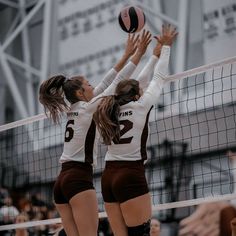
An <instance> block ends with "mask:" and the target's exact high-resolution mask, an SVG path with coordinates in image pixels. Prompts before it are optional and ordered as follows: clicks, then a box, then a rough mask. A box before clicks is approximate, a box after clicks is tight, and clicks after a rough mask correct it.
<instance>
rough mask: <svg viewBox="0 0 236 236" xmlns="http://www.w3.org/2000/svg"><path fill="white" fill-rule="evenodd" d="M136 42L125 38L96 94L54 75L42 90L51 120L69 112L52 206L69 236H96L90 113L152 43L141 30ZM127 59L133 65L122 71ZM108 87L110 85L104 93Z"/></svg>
mask: <svg viewBox="0 0 236 236" xmlns="http://www.w3.org/2000/svg"><path fill="white" fill-rule="evenodd" d="M137 40H138V38H137V37H135V36H129V37H128V41H127V46H126V50H125V53H124V56H123V57H122V59H121V61H120V62H119V63H118V64H117V65H116V66H115V67H114V68H113V69H111V70H110V71H109V72H108V74H107V75H106V77H105V79H104V80H103V81H102V82H101V84H99V85H98V87H96V88H95V89H94V88H93V87H92V86H91V85H90V83H89V82H88V81H87V80H86V79H85V78H84V77H83V76H75V77H71V78H66V77H65V76H63V75H58V76H54V77H52V78H50V79H48V80H46V81H45V82H43V83H42V85H41V86H40V97H39V100H40V102H41V103H42V104H43V106H44V108H45V111H49V114H50V116H51V117H52V119H53V120H54V121H55V122H58V121H59V117H60V113H61V112H62V111H65V112H66V113H67V119H68V121H67V124H66V127H65V140H64V149H63V153H62V155H61V157H60V162H61V163H62V169H61V172H60V174H59V176H58V178H57V180H56V183H55V185H54V201H55V204H56V208H57V210H58V212H59V214H60V216H61V219H62V224H63V227H64V229H65V231H66V234H67V235H68V236H78V235H80V236H96V235H97V228H98V206H97V199H96V192H95V190H94V186H93V182H92V175H93V170H92V164H93V159H94V158H95V157H96V156H95V155H94V154H95V151H96V141H97V139H96V138H95V124H94V122H93V120H92V118H93V113H94V111H95V110H96V107H97V105H98V104H99V99H98V98H99V96H100V97H101V96H105V95H109V94H113V93H114V90H115V87H116V85H117V83H118V82H119V81H120V80H122V79H125V78H128V77H130V75H131V74H132V72H133V71H134V69H135V68H136V65H137V64H138V62H139V61H140V59H141V57H142V56H143V54H144V53H145V51H146V49H147V46H148V44H149V43H150V41H151V34H150V32H148V31H147V32H145V31H144V33H143V35H142V38H141V39H140V40H139V41H138V42H137ZM130 56H132V57H131V61H130V62H129V63H128V64H127V65H126V66H125V67H124V68H123V69H122V70H121V68H122V67H123V66H124V64H125V62H126V61H127V60H128V58H129V57H130ZM118 71H120V72H119V73H118V74H117V72H118ZM114 78H115V79H114ZM112 80H113V82H112V83H111V81H112ZM109 83H111V85H110V86H109V87H108V88H106V89H105V87H107V85H108V84H109ZM104 89H105V90H104ZM103 90H104V92H102V91H103ZM101 92H102V93H101ZM99 93H100V95H99V96H97V95H98V94H99ZM64 97H65V98H66V100H67V101H69V102H70V104H71V106H70V107H68V105H67V102H66V101H65V99H64Z"/></svg>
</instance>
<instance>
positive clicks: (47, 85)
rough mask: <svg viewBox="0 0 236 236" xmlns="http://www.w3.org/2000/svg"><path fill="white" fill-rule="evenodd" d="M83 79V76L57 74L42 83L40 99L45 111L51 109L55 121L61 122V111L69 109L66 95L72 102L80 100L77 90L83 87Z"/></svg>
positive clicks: (50, 112) (51, 115)
mask: <svg viewBox="0 0 236 236" xmlns="http://www.w3.org/2000/svg"><path fill="white" fill-rule="evenodd" d="M83 79H84V78H83V77H82V76H75V77H71V78H69V79H67V78H66V77H65V76H64V75H57V76H53V77H51V78H49V79H48V80H46V81H44V82H43V83H42V84H41V85H40V89H39V101H40V103H41V104H42V105H43V106H44V110H45V113H46V112H47V111H49V114H50V117H51V118H52V119H53V121H54V122H55V123H57V122H59V119H60V113H61V112H63V111H67V110H68V109H69V106H68V104H67V103H66V101H65V99H64V97H65V98H66V99H67V100H68V101H69V102H70V103H71V104H73V103H76V102H78V101H79V98H78V97H77V96H76V91H77V90H79V89H83V87H82V83H83Z"/></svg>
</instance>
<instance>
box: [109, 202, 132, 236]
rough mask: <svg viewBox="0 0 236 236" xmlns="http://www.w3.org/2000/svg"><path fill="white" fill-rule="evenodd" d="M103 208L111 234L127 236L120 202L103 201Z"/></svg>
mask: <svg viewBox="0 0 236 236" xmlns="http://www.w3.org/2000/svg"><path fill="white" fill-rule="evenodd" d="M105 209H106V212H107V216H108V220H109V223H110V225H111V229H112V232H113V234H114V235H115V236H128V231H127V227H126V224H125V221H124V218H123V216H122V212H121V209H120V204H119V203H116V202H114V203H106V202H105Z"/></svg>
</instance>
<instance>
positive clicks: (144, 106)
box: [94, 25, 177, 236]
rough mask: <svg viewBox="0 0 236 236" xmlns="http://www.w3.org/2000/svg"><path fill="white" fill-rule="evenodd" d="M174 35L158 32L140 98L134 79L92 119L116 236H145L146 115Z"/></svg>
mask: <svg viewBox="0 0 236 236" xmlns="http://www.w3.org/2000/svg"><path fill="white" fill-rule="evenodd" d="M176 35H177V33H176V30H175V29H173V28H172V27H171V26H170V25H168V26H164V27H163V31H162V35H161V36H160V37H158V41H159V43H161V45H162V49H161V56H160V59H159V61H158V62H157V65H156V66H155V69H154V75H153V79H152V80H151V82H150V84H149V86H148V88H147V89H146V91H145V92H144V93H143V91H142V89H141V88H140V86H139V82H138V81H137V80H133V79H130V80H123V81H121V82H119V84H118V85H117V87H116V92H115V95H112V96H108V97H106V98H103V99H102V101H101V103H100V104H99V106H98V108H97V111H96V112H95V114H94V120H95V122H96V124H97V128H98V130H99V132H100V134H101V136H102V138H103V141H104V143H105V144H106V145H108V151H107V153H106V156H105V161H106V165H105V169H104V171H103V175H102V195H103V199H104V202H105V209H106V212H107V215H108V219H109V222H110V224H111V228H112V230H113V232H114V235H116V236H127V235H129V236H144V235H149V230H150V219H151V214H152V211H151V197H150V194H149V190H148V186H147V182H146V178H145V170H144V164H143V163H144V160H145V159H146V158H147V155H146V142H147V138H148V116H149V113H150V110H151V108H152V106H153V105H154V104H156V103H157V102H158V97H159V95H160V93H161V90H162V87H163V85H164V82H165V77H166V75H167V72H168V64H169V56H170V46H171V45H172V43H173V41H174V39H175V37H176Z"/></svg>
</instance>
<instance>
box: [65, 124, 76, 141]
mask: <svg viewBox="0 0 236 236" xmlns="http://www.w3.org/2000/svg"><path fill="white" fill-rule="evenodd" d="M74 123H75V121H74V120H68V122H67V124H66V130H65V142H70V140H71V139H72V138H73V136H74V130H73V128H72V127H71V126H69V125H74Z"/></svg>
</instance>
